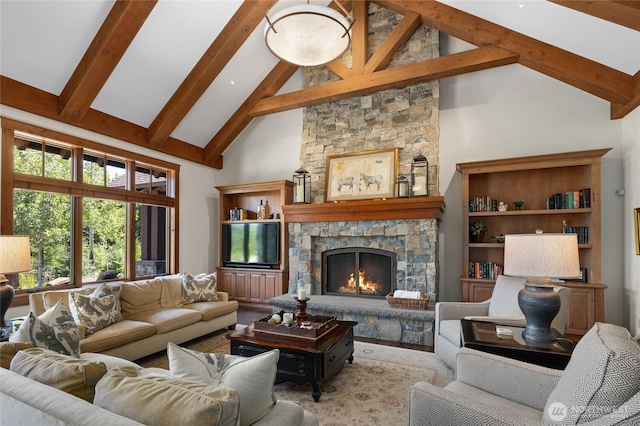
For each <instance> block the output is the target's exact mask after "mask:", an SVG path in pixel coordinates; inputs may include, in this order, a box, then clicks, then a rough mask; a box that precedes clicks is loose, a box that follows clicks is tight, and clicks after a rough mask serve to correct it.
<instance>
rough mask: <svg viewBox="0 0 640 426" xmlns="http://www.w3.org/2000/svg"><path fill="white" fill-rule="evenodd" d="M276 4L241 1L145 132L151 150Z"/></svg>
mask: <svg viewBox="0 0 640 426" xmlns="http://www.w3.org/2000/svg"><path fill="white" fill-rule="evenodd" d="M276 3H277V0H261V1H253V0H245V1H244V2H243V3H242V5H240V8H238V10H237V11H236V13H235V14H234V15H233V16H232V17H231V19H230V20H229V22H228V23H227V25H225V27H224V28H223V29H222V31H221V32H220V34H219V35H218V37H216V39H215V40H214V41H213V43H212V44H211V46H209V48H208V49H207V51H206V52H205V53H204V55H202V58H200V60H199V61H198V63H197V64H196V65H195V66H194V68H193V69H192V70H191V72H190V73H189V75H188V76H187V77H186V78H185V80H184V81H183V82H182V84H181V85H180V87H178V89H177V90H176V92H175V93H174V94H173V96H171V99H169V102H167V104H166V105H165V106H164V107H163V108H162V111H160V113H159V114H158V115H157V116H156V118H155V119H154V120H153V122H152V123H151V125H150V126H149V129H148V135H147V139H148V140H147V142H148V144H149V146H151V147H158V146H160V145H162V144H164V143H165V142H166V141H167V140H168V139H169V137H170V136H171V133H173V131H174V130H175V129H176V128H177V127H178V125H179V124H180V122H182V120H183V119H184V118H185V117H186V116H187V114H188V113H189V111H190V110H191V108H193V106H194V105H195V104H196V102H197V101H198V100H199V99H200V97H201V96H202V95H203V94H204V92H206V91H207V89H208V88H209V86H211V83H213V81H214V80H215V79H216V77H217V76H218V75H219V74H220V72H221V71H222V70H223V69H224V67H225V66H226V65H227V63H228V62H229V61H230V60H231V58H232V57H233V55H235V54H236V52H237V51H238V49H240V47H241V46H242V45H243V44H244V42H245V41H246V40H247V38H249V36H250V35H251V33H252V32H253V30H255V28H256V27H257V26H258V24H259V23H260V22H261V21H262V19H264V15H265V13H266V12H267V11H268V10H269V9H270V8H271V7H272V6H273V5H275V4H276Z"/></svg>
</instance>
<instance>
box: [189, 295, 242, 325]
mask: <svg viewBox="0 0 640 426" xmlns="http://www.w3.org/2000/svg"><path fill="white" fill-rule="evenodd" d="M183 308H185V309H192V310H194V311H198V312H200V314H201V315H202V319H201V320H202V321H208V320H210V319H211V318H215V317H219V316H220V315H224V314H227V313H229V312H234V311H237V310H238V302H237V301H235V300H232V301H230V302H222V301H220V300H218V301H217V302H197V303H190V304H188V305H184V306H183Z"/></svg>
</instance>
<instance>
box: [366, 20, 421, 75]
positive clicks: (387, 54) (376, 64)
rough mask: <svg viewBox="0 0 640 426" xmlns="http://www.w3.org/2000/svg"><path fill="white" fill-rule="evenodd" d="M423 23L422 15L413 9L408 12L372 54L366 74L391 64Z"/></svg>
mask: <svg viewBox="0 0 640 426" xmlns="http://www.w3.org/2000/svg"><path fill="white" fill-rule="evenodd" d="M421 23H422V22H421V21H420V15H418V14H417V13H415V12H411V11H409V12H407V14H406V15H405V16H404V17H403V18H402V20H401V21H400V22H398V25H396V27H395V28H394V29H393V31H391V34H389V37H387V38H386V40H385V41H384V42H383V43H382V44H381V45H380V47H378V49H377V50H376V51H375V53H374V54H373V55H372V56H371V59H369V61H368V62H367V65H366V66H365V68H364V72H365V74H371V73H372V72H375V71H379V70H381V69H384V68H385V67H386V66H387V65H389V62H391V59H393V55H395V54H396V53H397V52H398V50H400V48H401V47H402V46H403V45H404V44H405V43H406V42H407V40H409V39H410V38H411V36H412V35H413V34H414V33H415V32H416V30H417V29H418V27H420V24H421Z"/></svg>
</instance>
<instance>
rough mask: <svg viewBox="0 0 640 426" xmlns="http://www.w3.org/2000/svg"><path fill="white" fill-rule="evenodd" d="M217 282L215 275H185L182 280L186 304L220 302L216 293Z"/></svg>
mask: <svg viewBox="0 0 640 426" xmlns="http://www.w3.org/2000/svg"><path fill="white" fill-rule="evenodd" d="M216 285H217V280H216V276H215V274H209V275H204V274H201V275H197V276H195V277H193V276H191V275H190V274H185V276H184V277H183V278H182V286H183V290H184V302H183V303H184V304H185V305H186V304H189V303H196V302H215V301H216V300H218V293H217V292H216Z"/></svg>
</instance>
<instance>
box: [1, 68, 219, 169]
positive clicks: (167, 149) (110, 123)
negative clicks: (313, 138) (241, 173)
mask: <svg viewBox="0 0 640 426" xmlns="http://www.w3.org/2000/svg"><path fill="white" fill-rule="evenodd" d="M59 102H60V99H59V97H58V96H56V95H53V94H51V93H48V92H45V91H44V90H40V89H36V88H35V87H32V86H29V85H26V84H24V83H20V82H19V81H16V80H13V79H11V78H8V77H5V76H0V103H1V104H2V105H6V106H9V107H12V108H16V109H19V110H22V111H27V112H30V113H32V114H36V115H39V116H42V117H45V118H50V119H52V120H55V121H59V122H61V123H66V124H70V125H72V126H75V127H79V128H81V129H85V130H89V131H92V132H96V133H99V134H101V135H105V136H109V137H112V138H115V139H119V140H121V141H124V142H129V143H132V144H134V145H138V146H142V147H145V148H148V146H147V139H146V134H147V129H145V128H144V127H141V126H138V125H136V124H133V123H130V122H128V121H125V120H122V119H119V118H117V117H114V116H112V115H109V114H105V113H103V112H100V111H96V110H94V109H89V111H87V113H86V114H85V115H84V117H83V118H82V119H81V120H75V119H71V118H66V117H61V116H60V114H59V113H58V105H59ZM155 150H156V151H159V152H162V153H165V154H169V155H172V156H174V157H177V158H182V159H185V160H189V161H193V162H195V163H199V164H204V165H206V166H209V167H214V168H222V165H221V163H216V162H206V161H204V160H203V155H202V154H203V150H202V148H200V147H197V146H195V145H191V144H189V143H186V142H183V141H181V140H178V139H174V138H169V140H168V141H167V143H166V144H164V145H162V146H160V147H157V148H155Z"/></svg>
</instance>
